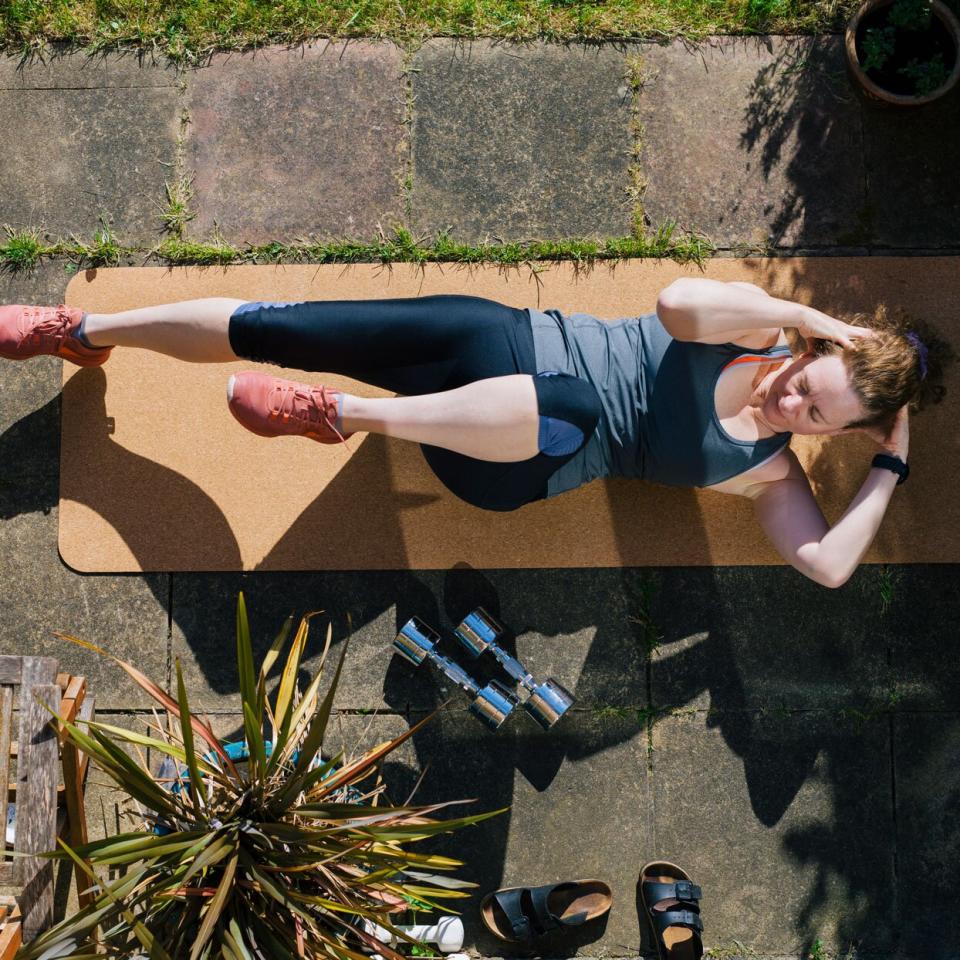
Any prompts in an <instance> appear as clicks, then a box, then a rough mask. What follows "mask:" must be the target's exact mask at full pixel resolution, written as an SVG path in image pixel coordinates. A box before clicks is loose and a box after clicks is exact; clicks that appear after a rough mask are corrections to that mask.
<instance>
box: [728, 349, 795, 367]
mask: <svg viewBox="0 0 960 960" xmlns="http://www.w3.org/2000/svg"><path fill="white" fill-rule="evenodd" d="M786 349H787V350H789V347H787V348H786ZM788 356H789V353H781V354H755V353H744V354H741V355H740V356H739V357H734V358H733V359H732V360H731V361H730V362H729V363H725V364H724V365H723V368H722V369H721V371H720V372H721V373H723V371H724V370H729V369H730V368H731V367H735V366H736V365H737V364H738V363H770V362H771V361H773V362H776V361H778V360H786V358H787V357H788Z"/></svg>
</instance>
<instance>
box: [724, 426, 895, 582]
mask: <svg viewBox="0 0 960 960" xmlns="http://www.w3.org/2000/svg"><path fill="white" fill-rule="evenodd" d="M865 432H866V433H867V434H868V435H869V436H870V437H872V439H873V440H875V441H876V442H877V443H878V444H879V445H880V447H881V449H883V450H884V451H885V452H887V453H890V454H893V455H894V456H896V457H899V458H900V459H901V460H903V461H904V462H906V459H907V452H908V450H909V448H910V424H909V416H908V412H907V408H906V407H904V408H903V409H902V410H900V412H899V413H898V414H897V417H896V420H895V421H894V422H893V425H892V426H891V427H890V429H889V430H884V429H882V428H880V427H874V428H870V429H867V430H865ZM756 476H757V477H758V478H759V480H758V482H752V483H751V482H750V481H749V478H748V477H746V478H744V479H745V480H746V481H747V482H746V483H743V484H742V485H738V488H737V489H731V488H729V487H728V488H727V489H724V490H722V492H724V493H740V494H742V495H743V496H747V497H750V499H752V500H753V502H754V505H755V507H756V513H757V519H758V520H759V521H760V525H761V526H762V527H763V529H764V532H765V533H766V534H767V536H768V537H769V538H770V540H771V542H772V543H773V545H774V546H775V547H776V548H777V550H778V552H779V553H780V555H781V556H782V557H783V558H784V559H785V560H786V561H787V562H788V563H791V564H792V565H793V566H794V567H796V568H797V569H798V570H799V571H800V572H801V573H803V574H805V575H806V576H808V577H810V578H811V579H813V580H816V581H817V583H822V584H823V585H824V586H826V587H839V586H842V585H843V584H844V583H846V582H847V580H848V579H849V578H850V576H851V574H852V573H853V571H854V570H856V568H857V566H858V565H859V563H860V561H861V560H862V559H863V556H864V554H865V553H866V552H867V550H868V549H869V548H870V544H871V543H873V538H874V537H875V536H876V535H877V531H878V530H879V529H880V524H881V523H882V522H883V516H884V514H885V513H886V510H887V505H888V504H889V503H890V498H891V496H893V489H894V487H895V486H896V485H897V475H896V474H895V473H892V472H891V471H889V470H884V469H882V468H879V467H874V468H872V469H871V470H870V472H869V473H868V474H867V478H866V479H865V480H864V481H863V484H862V486H861V487H860V490H859V491H858V493H857V495H856V496H855V497H854V498H853V501H852V502H851V503H850V506H849V507H847V509H846V511H845V512H844V514H843V516H842V517H841V518H840V519H839V520H838V521H837V522H836V523H835V524H834V525H833V526H832V527H831V526H829V525H828V523H827V521H826V519H825V518H824V516H823V514H822V513H821V512H820V507H819V506H818V505H817V501H816V500H815V499H814V497H813V493H812V492H811V490H810V484H809V482H808V481H807V477H806V474H805V473H804V472H803V467H801V466H800V461H799V460H797V458H796V456H795V455H794V453H793V452H792V451H791V450H786V451H784V455H783V457H777V458H776V460H775V461H773V462H771V463H770V464H769V465H765V466H762V467H760V468H758V470H757V473H756Z"/></svg>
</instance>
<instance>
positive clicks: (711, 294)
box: [657, 277, 805, 345]
mask: <svg viewBox="0 0 960 960" xmlns="http://www.w3.org/2000/svg"><path fill="white" fill-rule="evenodd" d="M804 309H805V308H804V307H803V306H802V305H801V304H798V303H793V302H791V301H789V300H779V299H777V298H776V297H771V296H769V295H768V294H767V293H766V292H764V291H763V290H761V289H760V288H759V287H755V286H754V285H753V284H746V283H739V282H735V283H723V282H722V281H720V280H709V279H707V278H705V277H681V278H680V279H679V280H674V282H673V283H671V284H670V285H669V286H668V287H665V288H664V289H663V290H661V291H660V296H659V297H658V298H657V315H658V316H659V318H660V322H661V323H662V324H663V325H664V327H665V328H666V330H667V332H668V333H669V334H670V336H672V337H673V338H674V339H676V340H697V341H699V342H701V343H724V342H727V341H733V340H742V339H745V338H746V339H751V340H752V339H756V340H757V343H758V345H759V344H760V343H761V342H766V341H769V342H770V343H771V344H772V343H775V342H776V339H777V336H778V335H779V331H780V329H781V328H782V327H796V326H799V324H800V322H801V319H802V316H803V310H804ZM751 335H752V336H751Z"/></svg>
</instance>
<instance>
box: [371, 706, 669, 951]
mask: <svg viewBox="0 0 960 960" xmlns="http://www.w3.org/2000/svg"><path fill="white" fill-rule="evenodd" d="M418 718H419V715H414V717H412V719H418ZM385 722H386V721H385ZM412 749H413V752H414V753H415V754H416V761H415V762H411V761H410V760H409V759H408V758H409V754H408V753H407V754H401V755H400V756H399V758H398V761H397V762H393V763H389V764H388V765H387V769H386V771H385V776H386V778H387V782H388V783H392V784H395V787H394V789H395V790H396V795H397V796H400V797H405V792H406V791H407V790H408V789H411V788H412V787H413V785H414V783H415V778H416V777H417V776H419V773H420V772H421V771H423V770H426V776H425V778H424V780H423V783H422V786H421V788H420V789H419V790H418V792H417V795H416V799H417V800H418V801H420V802H424V803H426V802H431V801H440V800H450V799H456V798H468V797H473V798H476V801H477V802H476V803H475V804H471V805H470V807H468V808H465V810H464V811H463V812H473V811H477V812H479V811H483V810H494V809H500V808H502V807H504V806H510V810H509V811H507V812H505V813H503V814H501V815H500V816H497V817H494V818H493V819H491V820H488V821H485V822H484V823H481V824H479V825H477V826H475V827H471V828H469V829H467V830H464V831H462V832H459V833H456V834H454V835H452V836H451V837H445V838H441V839H440V840H439V841H438V846H437V849H438V852H443V853H445V854H447V855H450V856H454V857H457V858H458V859H461V860H464V861H465V863H466V866H465V867H464V868H463V869H462V871H461V873H462V875H463V876H464V877H467V878H469V879H471V880H473V881H474V882H476V883H478V884H479V889H478V891H477V895H476V898H475V899H472V900H471V901H470V902H469V903H468V904H467V906H466V908H465V909H464V911H463V920H464V925H465V928H466V935H467V946H468V947H470V948H473V949H476V950H478V951H479V952H480V953H481V954H482V955H485V956H515V955H518V954H519V955H529V952H528V951H523V950H518V949H516V948H513V949H511V947H510V946H509V945H507V944H504V943H502V942H500V941H498V940H496V939H494V938H493V937H492V936H490V935H489V934H488V933H487V932H486V931H485V929H484V928H483V926H482V924H481V923H480V920H479V915H478V903H479V899H480V897H481V896H482V895H483V894H485V893H488V892H490V891H491V890H494V889H497V888H499V887H501V886H518V885H530V884H539V883H548V882H555V881H560V880H563V879H576V878H579V877H600V878H603V879H604V880H606V881H607V882H608V883H609V884H610V887H611V889H612V891H613V896H614V908H613V909H612V910H611V912H610V915H609V917H608V918H607V919H606V921H605V922H597V923H594V924H588V925H587V926H586V927H585V928H584V929H583V930H582V931H579V932H578V933H577V934H576V935H575V936H573V937H569V938H561V939H556V938H554V939H549V940H545V941H544V943H543V945H542V948H541V951H540V952H541V954H542V955H543V956H554V957H555V956H566V955H570V954H572V953H574V952H576V953H578V954H583V955H587V956H591V955H592V956H596V955H600V956H603V955H608V956H611V955H612V956H631V955H636V952H637V945H638V943H639V932H638V926H637V916H636V912H635V909H634V892H635V884H636V868H637V863H638V862H639V861H640V860H641V858H642V857H643V856H644V854H645V853H646V851H648V850H649V849H650V848H651V832H650V819H649V810H650V804H649V780H648V774H647V741H646V730H645V728H644V727H638V726H637V724H636V722H635V720H634V719H633V718H623V717H621V718H618V717H598V716H596V715H593V714H591V713H577V714H576V715H575V716H571V717H568V718H565V719H564V720H563V721H562V726H561V725H558V726H557V727H556V728H554V730H552V731H550V732H549V733H546V732H543V731H541V730H539V729H538V728H537V727H535V726H534V725H533V724H532V723H529V722H526V718H524V717H518V718H516V721H515V722H512V721H511V722H510V725H509V726H506V727H504V728H502V729H501V730H500V731H498V732H497V733H496V734H491V733H488V732H487V731H485V730H484V729H482V728H480V727H479V726H478V725H477V723H476V721H475V720H474V719H472V718H471V717H469V716H468V715H467V713H466V712H465V711H464V710H463V709H461V708H459V707H458V708H456V709H447V710H445V711H443V712H442V713H441V714H440V715H438V716H437V717H436V718H435V719H434V720H433V721H432V722H431V723H429V724H428V725H427V726H426V727H424V728H423V730H422V731H421V732H420V733H419V734H417V735H416V736H415V737H414V738H413V744H412Z"/></svg>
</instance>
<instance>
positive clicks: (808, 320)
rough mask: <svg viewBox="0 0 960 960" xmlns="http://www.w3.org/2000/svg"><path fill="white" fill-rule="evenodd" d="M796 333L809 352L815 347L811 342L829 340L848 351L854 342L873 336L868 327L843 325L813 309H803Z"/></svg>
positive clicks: (834, 318)
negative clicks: (803, 341) (804, 341)
mask: <svg viewBox="0 0 960 960" xmlns="http://www.w3.org/2000/svg"><path fill="white" fill-rule="evenodd" d="M797 331H798V332H799V334H800V336H802V337H803V338H804V340H806V341H807V348H808V349H810V350H813V349H814V346H815V344H814V343H813V342H811V341H816V340H829V341H830V342H831V343H837V344H839V345H840V346H841V347H844V348H845V349H850V348H851V347H853V344H854V341H855V340H860V339H862V338H863V337H872V336H873V330H872V329H871V328H870V327H856V326H853V325H852V324H849V323H844V322H843V321H842V320H837V319H836V317H831V316H829V315H828V314H826V313H821V311H819V310H814V308H813V307H805V308H804V310H803V313H802V317H801V320H800V323H799V325H798V326H797Z"/></svg>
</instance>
